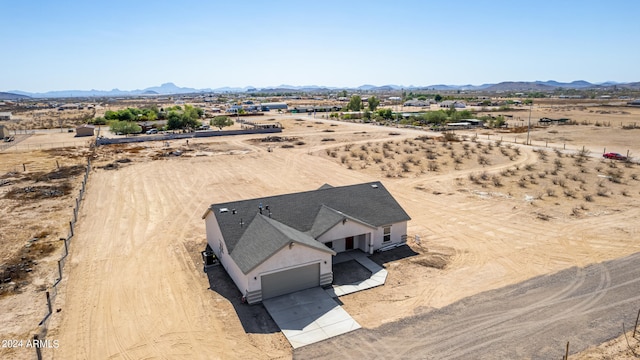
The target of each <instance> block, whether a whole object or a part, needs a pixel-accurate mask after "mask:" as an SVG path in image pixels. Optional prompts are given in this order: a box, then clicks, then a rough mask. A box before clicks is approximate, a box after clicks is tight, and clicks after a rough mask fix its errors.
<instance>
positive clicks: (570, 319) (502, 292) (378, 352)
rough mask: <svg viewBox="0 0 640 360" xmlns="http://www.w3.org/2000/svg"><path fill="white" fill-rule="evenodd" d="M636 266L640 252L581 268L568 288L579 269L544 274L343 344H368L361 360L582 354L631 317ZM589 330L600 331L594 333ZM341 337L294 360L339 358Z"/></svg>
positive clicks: (303, 351) (362, 334) (296, 355)
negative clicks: (566, 345) (567, 344)
mask: <svg viewBox="0 0 640 360" xmlns="http://www.w3.org/2000/svg"><path fill="white" fill-rule="evenodd" d="M638 261H640V254H635V255H632V256H629V257H627V258H623V259H620V260H613V261H610V262H607V263H603V264H597V265H595V266H589V267H587V268H585V269H580V271H579V273H582V274H584V276H581V279H578V280H577V281H576V282H574V283H573V284H571V285H570V286H569V287H567V286H566V284H564V282H565V281H566V280H567V279H571V278H573V277H574V274H575V272H576V270H572V269H570V270H565V271H562V272H560V273H556V274H553V275H550V276H542V277H539V278H535V279H532V280H529V281H526V282H525V283H522V284H518V285H514V286H509V287H507V288H503V289H498V290H494V291H490V292H487V293H483V294H479V295H477V296H472V297H470V298H466V299H464V300H462V301H460V302H457V303H454V304H452V305H450V306H447V307H445V308H442V309H439V310H434V311H432V312H430V313H427V314H425V315H420V316H416V317H414V318H411V319H402V320H400V321H397V322H394V323H389V324H385V325H383V326H381V327H379V328H377V329H362V331H359V332H354V333H350V335H349V337H351V339H349V340H348V341H349V343H352V344H353V343H358V344H361V343H365V342H367V341H369V343H370V346H367V347H366V348H365V347H360V349H359V350H360V351H359V352H358V357H360V358H362V357H365V358H372V359H379V358H395V359H425V358H432V359H464V358H471V357H472V358H477V359H493V358H549V357H553V355H552V354H553V353H555V352H557V353H560V350H561V349H562V345H563V342H564V341H568V340H571V344H572V349H573V351H579V350H580V349H581V348H584V347H586V346H588V345H593V344H598V343H600V339H599V338H600V337H601V336H612V335H617V332H618V331H620V329H619V320H620V316H624V315H620V314H626V315H627V316H629V315H630V316H631V317H632V316H633V315H634V314H635V312H634V311H633V310H634V304H635V303H636V301H637V300H638V299H640V294H639V293H638V292H637V289H638V288H639V286H640V277H639V275H640V269H638V267H637V266H632V265H633V264H637V263H638ZM556 289H557V290H556ZM476 314H477V315H476ZM474 315H475V316H474ZM577 324H580V325H577ZM594 326H597V327H598V329H599V330H600V331H595V332H594V331H593V330H594V329H593V327H594ZM568 329H571V330H568ZM601 333H606V334H611V335H600V334H601ZM523 339H525V340H523ZM589 339H591V340H589ZM340 340H341V339H330V340H328V341H327V342H323V343H319V344H315V345H310V346H308V347H305V348H301V349H299V350H296V351H295V352H294V358H300V359H302V358H307V357H315V356H316V355H319V356H318V358H321V359H329V358H332V357H333V356H336V355H337V353H336V352H334V351H332V350H331V349H332V347H333V345H334V342H335V343H339V342H340ZM382 344H384V346H383V345H382ZM390 344H391V345H390ZM514 344H517V345H515V346H514ZM574 344H575V345H574ZM315 348H317V349H315Z"/></svg>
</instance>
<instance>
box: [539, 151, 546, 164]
mask: <svg viewBox="0 0 640 360" xmlns="http://www.w3.org/2000/svg"><path fill="white" fill-rule="evenodd" d="M538 158H539V159H540V160H542V161H545V162H546V161H547V152H546V151H544V150H540V151H538Z"/></svg>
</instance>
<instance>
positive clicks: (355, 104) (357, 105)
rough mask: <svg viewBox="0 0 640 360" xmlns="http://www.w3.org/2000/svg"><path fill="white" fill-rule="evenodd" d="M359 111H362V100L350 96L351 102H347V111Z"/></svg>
mask: <svg viewBox="0 0 640 360" xmlns="http://www.w3.org/2000/svg"><path fill="white" fill-rule="evenodd" d="M360 109H362V98H361V97H360V95H353V96H351V100H349V104H347V110H351V111H360Z"/></svg>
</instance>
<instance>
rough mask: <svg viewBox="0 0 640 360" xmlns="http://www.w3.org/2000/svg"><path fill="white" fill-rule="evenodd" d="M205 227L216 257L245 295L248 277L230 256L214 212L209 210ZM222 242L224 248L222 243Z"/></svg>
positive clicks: (208, 241) (208, 240)
mask: <svg viewBox="0 0 640 360" xmlns="http://www.w3.org/2000/svg"><path fill="white" fill-rule="evenodd" d="M205 227H206V230H207V243H208V244H209V246H210V247H211V249H212V250H213V253H214V254H216V257H217V258H218V260H219V261H220V263H221V264H222V266H223V267H224V268H225V269H226V270H227V273H228V274H229V276H230V277H231V279H232V280H233V282H234V283H235V284H236V286H237V287H238V289H240V292H242V293H243V295H244V290H245V289H247V277H246V276H245V275H244V273H243V272H242V270H240V268H239V267H238V266H237V265H236V263H235V261H233V259H232V258H231V256H229V250H228V249H227V247H226V246H225V245H224V243H223V242H222V232H221V231H220V227H219V226H218V221H217V220H216V216H215V214H214V213H213V212H209V213H208V214H207V217H206V218H205ZM221 243H222V249H221V247H220V244H221ZM221 250H222V251H221Z"/></svg>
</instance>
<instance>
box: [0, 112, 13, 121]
mask: <svg viewBox="0 0 640 360" xmlns="http://www.w3.org/2000/svg"><path fill="white" fill-rule="evenodd" d="M12 117H13V115H11V112H0V120H11V118H12Z"/></svg>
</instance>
